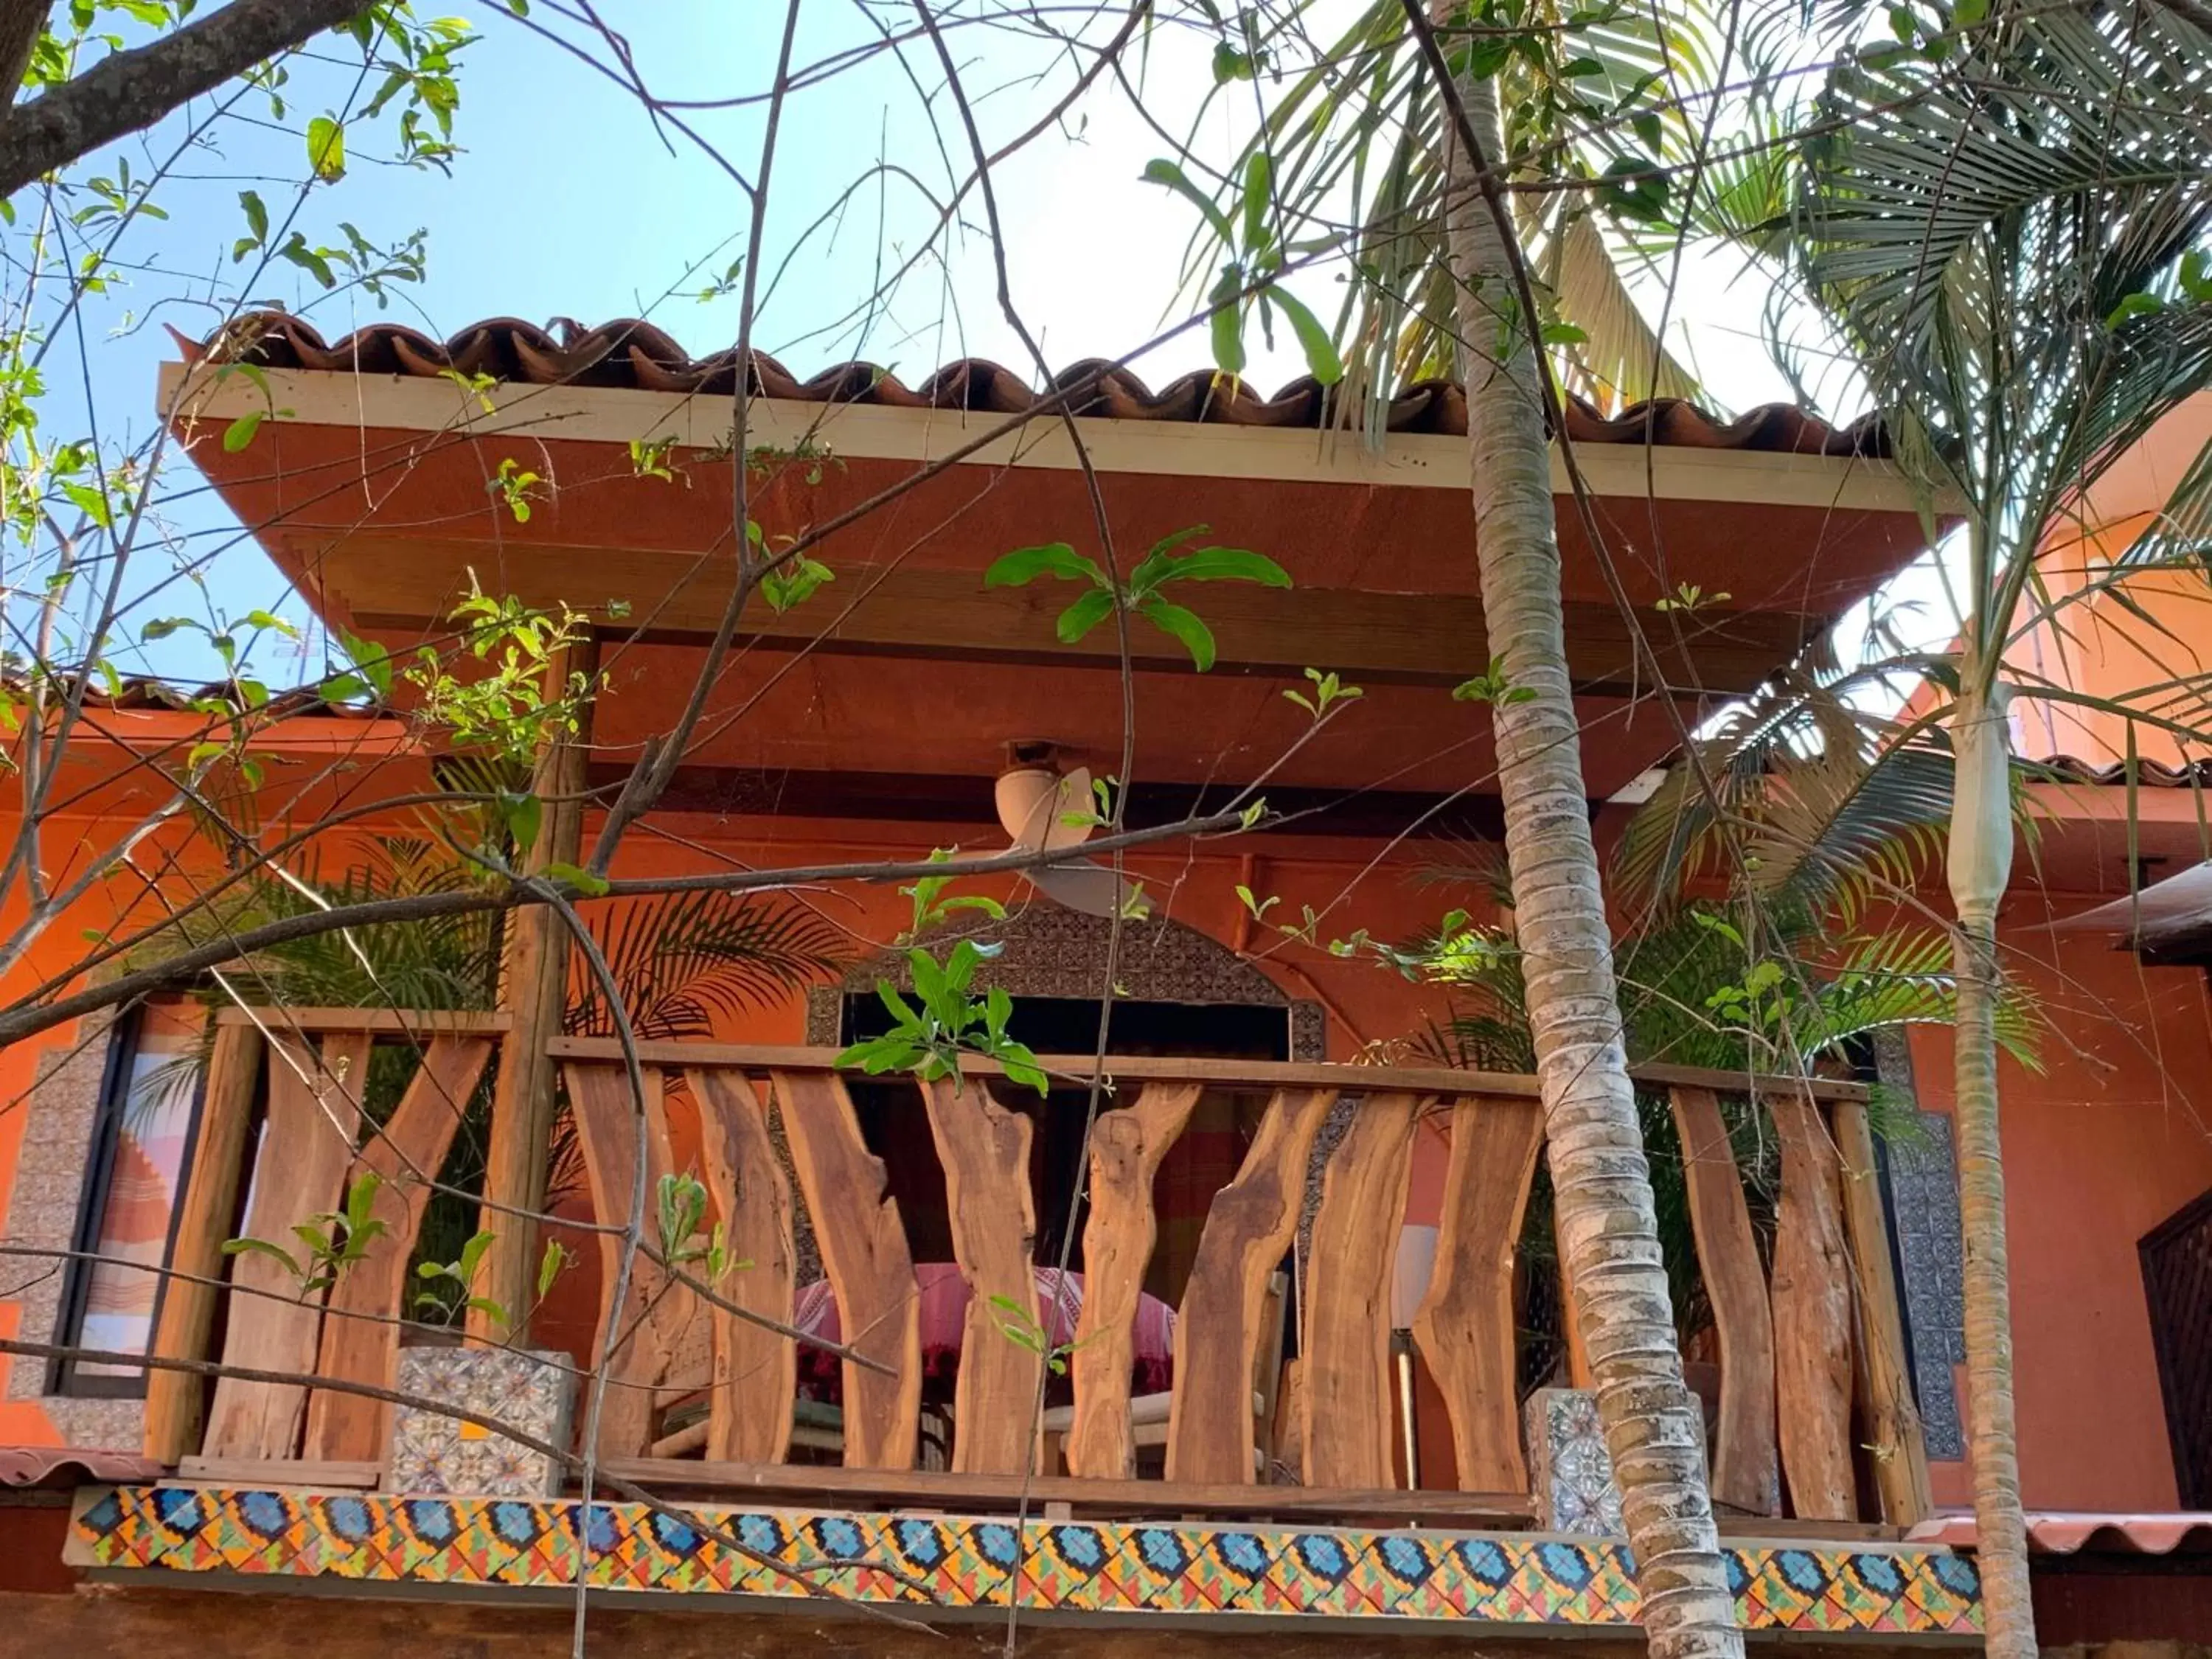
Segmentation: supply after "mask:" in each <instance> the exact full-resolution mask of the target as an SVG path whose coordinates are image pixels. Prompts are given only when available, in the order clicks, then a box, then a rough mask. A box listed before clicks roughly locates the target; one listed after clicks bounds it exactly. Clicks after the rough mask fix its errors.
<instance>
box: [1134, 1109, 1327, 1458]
mask: <svg viewBox="0 0 2212 1659" xmlns="http://www.w3.org/2000/svg"><path fill="white" fill-rule="evenodd" d="M1338 1092H1339V1091H1336V1090H1334V1089H1310V1090H1297V1091H1293V1090H1288V1089H1285V1090H1280V1091H1277V1093H1276V1094H1275V1096H1274V1097H1273V1099H1272V1100H1270V1101H1269V1102H1268V1103H1267V1115H1266V1116H1265V1117H1263V1118H1262V1119H1261V1121H1260V1132H1259V1133H1258V1134H1256V1135H1255V1136H1254V1137H1253V1139H1252V1146H1251V1150H1250V1151H1249V1152H1247V1153H1245V1155H1244V1165H1243V1168H1242V1169H1240V1170H1237V1179H1236V1180H1234V1181H1232V1182H1230V1183H1229V1185H1227V1186H1226V1187H1224V1188H1222V1189H1221V1190H1220V1191H1219V1192H1218V1193H1216V1194H1214V1197H1213V1204H1212V1207H1211V1208H1210V1209H1209V1210H1207V1212H1206V1227H1205V1230H1204V1231H1202V1232H1200V1235H1199V1239H1198V1253H1197V1255H1196V1257H1195V1258H1194V1261H1192V1263H1191V1270H1190V1279H1189V1281H1188V1283H1187V1284H1186V1285H1185V1286H1184V1287H1183V1295H1182V1311H1181V1313H1180V1315H1179V1316H1177V1318H1176V1334H1175V1400H1174V1404H1173V1406H1172V1407H1170V1412H1169V1416H1168V1455H1167V1474H1168V1479H1169V1480H1171V1481H1194V1482H1198V1483H1200V1484H1206V1485H1212V1484H1221V1485H1232V1484H1235V1483H1237V1482H1242V1481H1249V1480H1252V1479H1253V1477H1254V1471H1253V1468H1252V1456H1253V1451H1254V1449H1255V1439H1254V1425H1253V1422H1252V1370H1253V1365H1254V1364H1255V1360H1256V1358H1257V1356H1258V1353H1259V1347H1260V1339H1261V1329H1260V1325H1261V1306H1262V1304H1264V1302H1265V1301H1266V1299H1267V1279H1268V1275H1270V1274H1271V1273H1273V1272H1274V1271H1275V1268H1276V1267H1277V1266H1278V1264H1279V1263H1280V1262H1281V1261H1282V1259H1283V1252H1284V1251H1285V1250H1286V1249H1289V1248H1290V1243H1291V1235H1292V1234H1293V1233H1295V1232H1296V1231H1297V1225H1298V1211H1299V1208H1300V1206H1301V1205H1302V1203H1303V1201H1304V1197H1305V1176H1306V1160H1307V1158H1309V1157H1310V1155H1311V1154H1312V1152H1313V1140H1314V1135H1315V1133H1316V1131H1318V1130H1319V1129H1320V1127H1321V1121H1322V1116H1323V1115H1324V1114H1326V1113H1327V1112H1328V1109H1329V1107H1330V1105H1331V1104H1332V1103H1334V1101H1335V1099H1336V1097H1337V1094H1338ZM1313 1453H1314V1449H1313V1447H1312V1446H1310V1445H1309V1446H1308V1447H1307V1448H1306V1456H1307V1457H1308V1458H1309V1459H1310V1458H1311V1457H1312V1456H1313Z"/></svg>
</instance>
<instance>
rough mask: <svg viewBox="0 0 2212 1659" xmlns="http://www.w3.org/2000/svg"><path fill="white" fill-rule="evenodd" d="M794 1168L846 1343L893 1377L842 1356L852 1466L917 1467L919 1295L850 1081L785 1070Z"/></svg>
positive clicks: (778, 1083)
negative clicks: (887, 1368)
mask: <svg viewBox="0 0 2212 1659" xmlns="http://www.w3.org/2000/svg"><path fill="white" fill-rule="evenodd" d="M775 1097H776V1101H777V1103H778V1104H779V1105H780V1106H781V1109H782V1112H783V1132H784V1135H785V1137H786V1138H787V1139H788V1140H789V1141H790V1143H791V1163H792V1167H793V1169H794V1170H797V1171H798V1173H799V1190H800V1191H802V1192H803V1193H805V1195H806V1212H807V1214H808V1216H809V1217H810V1218H811V1219H812V1221H813V1223H814V1238H815V1243H817V1245H818V1246H819V1247H820V1249H821V1251H822V1270H823V1273H824V1274H825V1275H827V1277H828V1278H829V1291H830V1294H831V1295H833V1296H834V1297H836V1299H837V1316H838V1322H839V1324H840V1326H841V1328H842V1332H843V1335H844V1340H845V1345H846V1346H848V1347H849V1348H851V1349H852V1350H853V1351H854V1352H856V1353H860V1354H862V1355H865V1356H866V1358H870V1359H872V1360H875V1361H877V1362H878V1364H884V1365H888V1366H890V1368H891V1374H890V1375H889V1376H886V1375H884V1373H883V1372H881V1371H875V1370H867V1369H866V1368H865V1367H863V1366H860V1365H855V1364H853V1363H852V1362H851V1361H850V1360H847V1361H845V1362H844V1366H843V1376H844V1399H845V1467H846V1468H848V1469H910V1468H913V1467H914V1456H915V1441H916V1439H917V1437H919V1435H920V1432H921V1295H920V1292H919V1291H918V1289H917V1288H916V1285H915V1277H914V1257H913V1255H912V1254H911V1253H910V1252H909V1251H908V1249H907V1243H906V1227H905V1225H904V1224H903V1223H902V1221H901V1220H900V1218H899V1212H898V1204H897V1202H896V1200H893V1199H892V1198H890V1196H889V1195H888V1194H886V1193H885V1191H884V1187H885V1184H886V1182H885V1177H884V1165H883V1160H882V1159H880V1158H877V1157H875V1156H874V1155H873V1154H872V1153H871V1152H869V1151H868V1149H867V1146H866V1143H865V1142H863V1141H862V1140H861V1139H860V1120H859V1119H858V1118H857V1117H855V1116H854V1114H853V1103H852V1100H851V1098H850V1097H848V1095H847V1094H846V1092H845V1083H844V1079H842V1078H840V1077H838V1076H837V1075H836V1074H835V1073H830V1072H781V1071H780V1072H777V1073H775Z"/></svg>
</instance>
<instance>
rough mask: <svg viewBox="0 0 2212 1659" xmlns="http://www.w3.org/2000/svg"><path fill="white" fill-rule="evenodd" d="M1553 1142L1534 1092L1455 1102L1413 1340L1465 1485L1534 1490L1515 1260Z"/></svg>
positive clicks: (1470, 1488) (1490, 1489)
mask: <svg viewBox="0 0 2212 1659" xmlns="http://www.w3.org/2000/svg"><path fill="white" fill-rule="evenodd" d="M1543 1146H1544V1109H1543V1107H1542V1106H1541V1104H1540V1103H1537V1102H1535V1101H1533V1100H1513V1099H1504V1098H1499V1097H1495V1096H1488V1097H1486V1096H1481V1095H1463V1096H1462V1097H1460V1099H1459V1100H1458V1101H1457V1102H1455V1103H1454V1105H1453V1107H1452V1132H1451V1162H1450V1163H1449V1164H1448V1165H1446V1167H1445V1170H1444V1207H1443V1226H1442V1227H1441V1228H1440V1229H1439V1230H1438V1231H1437V1265H1436V1272H1435V1273H1434V1275H1433V1276H1432V1277H1431V1279H1430V1280H1429V1290H1428V1294H1427V1295H1426V1296H1425V1297H1422V1298H1421V1305H1420V1308H1419V1310H1418V1311H1417V1312H1416V1313H1415V1314H1414V1316H1413V1340H1414V1342H1415V1344H1416V1345H1417V1346H1419V1349H1420V1352H1421V1357H1422V1358H1424V1359H1425V1360H1427V1361H1428V1364H1429V1370H1430V1374H1431V1375H1432V1376H1434V1377H1435V1378H1436V1380H1437V1389H1438V1390H1439V1391H1440V1392H1441V1393H1442V1394H1443V1398H1444V1409H1445V1411H1446V1412H1447V1413H1449V1416H1450V1418H1451V1426H1452V1451H1453V1455H1454V1460H1455V1468H1457V1470H1458V1474H1459V1484H1460V1487H1461V1489H1462V1491H1465V1492H1526V1491H1527V1490H1528V1460H1527V1458H1526V1457H1525V1456H1524V1455H1522V1449H1521V1413H1520V1412H1519V1411H1518V1410H1517V1409H1516V1401H1517V1399H1518V1395H1517V1393H1516V1384H1517V1381H1518V1374H1517V1369H1516V1358H1517V1357H1518V1356H1517V1348H1516V1342H1515V1334H1516V1332H1515V1322H1514V1317H1513V1261H1514V1258H1515V1257H1516V1255H1518V1254H1519V1253H1520V1249H1521V1223H1522V1218H1523V1217H1524V1216H1525V1215H1526V1214H1527V1213H1528V1188H1529V1185H1530V1183H1531V1182H1533V1181H1534V1179H1535V1176H1536V1158H1537V1154H1538V1153H1539V1152H1541V1151H1542V1150H1543Z"/></svg>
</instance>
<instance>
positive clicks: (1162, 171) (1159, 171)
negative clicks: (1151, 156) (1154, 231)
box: [1140, 160, 1237, 248]
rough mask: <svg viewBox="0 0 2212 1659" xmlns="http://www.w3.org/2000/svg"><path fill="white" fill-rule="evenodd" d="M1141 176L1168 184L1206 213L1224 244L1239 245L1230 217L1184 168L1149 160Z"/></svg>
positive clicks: (1226, 245) (1208, 222) (1201, 211)
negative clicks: (1194, 181)
mask: <svg viewBox="0 0 2212 1659" xmlns="http://www.w3.org/2000/svg"><path fill="white" fill-rule="evenodd" d="M1140 176H1141V177H1142V178H1143V179H1144V180H1145V182H1146V184H1151V185H1166V186H1167V188H1168V189H1170V190H1171V191H1175V193H1176V195H1178V196H1180V197H1182V198H1183V200H1185V201H1186V202H1188V203H1189V204H1191V205H1192V206H1194V207H1195V208H1196V209H1197V210H1199V211H1200V213H1202V214H1204V215H1205V216H1206V225H1207V226H1208V228H1211V229H1212V232H1213V234H1215V235H1216V236H1218V237H1219V238H1220V239H1221V245H1222V246H1224V247H1228V248H1233V247H1235V246H1237V233H1236V232H1235V231H1234V230H1233V229H1231V228H1230V224H1229V220H1228V218H1227V217H1226V216H1225V215H1224V214H1223V213H1222V211H1221V210H1220V209H1219V208H1218V207H1216V206H1214V204H1213V201H1212V197H1209V196H1207V195H1206V192H1205V191H1202V190H1200V188H1199V187H1198V186H1197V185H1194V184H1193V183H1191V181H1190V180H1189V179H1188V177H1186V176H1185V174H1184V173H1183V170H1182V168H1181V167H1177V166H1176V164H1175V163H1174V162H1173V161H1165V160H1155V161H1147V162H1146V163H1145V171H1144V173H1142V174H1141V175H1140Z"/></svg>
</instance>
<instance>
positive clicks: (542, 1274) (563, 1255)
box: [538, 1238, 568, 1302]
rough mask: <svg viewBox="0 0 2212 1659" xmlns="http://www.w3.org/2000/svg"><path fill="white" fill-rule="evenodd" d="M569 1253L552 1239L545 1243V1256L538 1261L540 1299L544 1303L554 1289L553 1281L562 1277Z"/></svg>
mask: <svg viewBox="0 0 2212 1659" xmlns="http://www.w3.org/2000/svg"><path fill="white" fill-rule="evenodd" d="M567 1261H568V1252H567V1251H566V1250H564V1249H562V1248H561V1246H560V1245H559V1244H558V1243H556V1242H555V1241H554V1240H552V1239H550V1238H549V1239H547V1240H546V1241H545V1254H544V1255H542V1256H540V1257H539V1258H538V1300H539V1301H540V1302H543V1301H544V1299H545V1297H546V1296H547V1294H548V1293H549V1292H550V1291H551V1290H552V1288H553V1281H554V1280H555V1279H558V1278H559V1277H560V1276H561V1269H562V1266H563V1265H565V1264H566V1262H567Z"/></svg>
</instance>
